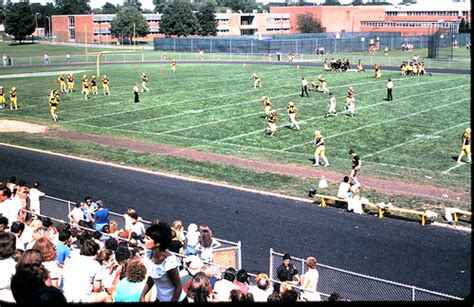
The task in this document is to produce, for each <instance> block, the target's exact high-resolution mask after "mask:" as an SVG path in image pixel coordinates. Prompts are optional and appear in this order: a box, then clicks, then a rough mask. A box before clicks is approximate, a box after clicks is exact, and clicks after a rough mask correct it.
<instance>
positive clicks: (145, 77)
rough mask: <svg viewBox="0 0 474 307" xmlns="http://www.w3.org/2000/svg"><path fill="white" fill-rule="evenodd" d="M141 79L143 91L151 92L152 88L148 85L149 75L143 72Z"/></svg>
mask: <svg viewBox="0 0 474 307" xmlns="http://www.w3.org/2000/svg"><path fill="white" fill-rule="evenodd" d="M140 79H141V81H142V92H149V91H150V89H149V88H148V87H147V85H148V81H149V79H148V76H147V75H146V74H145V73H143V74H142V76H141V78H140Z"/></svg>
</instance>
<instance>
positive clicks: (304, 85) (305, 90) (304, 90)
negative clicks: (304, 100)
mask: <svg viewBox="0 0 474 307" xmlns="http://www.w3.org/2000/svg"><path fill="white" fill-rule="evenodd" d="M304 94H306V97H309V94H308V80H306V79H305V78H304V77H301V95H300V96H301V97H304Z"/></svg>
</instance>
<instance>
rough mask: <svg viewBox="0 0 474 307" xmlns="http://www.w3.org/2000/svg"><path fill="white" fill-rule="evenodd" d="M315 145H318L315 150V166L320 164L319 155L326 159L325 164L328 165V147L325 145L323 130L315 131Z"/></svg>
mask: <svg viewBox="0 0 474 307" xmlns="http://www.w3.org/2000/svg"><path fill="white" fill-rule="evenodd" d="M314 145H315V146H316V149H315V151H314V164H313V166H319V165H320V164H319V157H321V158H322V159H323V160H324V166H325V167H328V166H329V162H328V159H327V158H326V147H325V146H324V138H323V135H322V134H321V131H319V130H316V131H314Z"/></svg>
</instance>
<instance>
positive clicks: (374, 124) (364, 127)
mask: <svg viewBox="0 0 474 307" xmlns="http://www.w3.org/2000/svg"><path fill="white" fill-rule="evenodd" d="M464 86H470V85H469V84H465V85H460V86H456V87H452V88H444V89H441V90H438V91H432V92H430V93H429V94H433V93H437V92H441V91H448V90H453V89H456V88H460V87H464ZM418 96H419V94H415V95H411V96H406V97H403V98H400V99H397V102H399V101H401V100H406V99H409V98H413V97H418ZM469 99H470V98H465V99H462V100H459V101H457V102H454V103H459V102H460V101H464V100H469ZM454 103H450V104H446V105H451V104H454ZM380 104H387V102H386V101H385V102H380V103H376V104H373V105H370V106H364V107H360V108H358V109H359V110H360V109H364V108H367V107H372V106H375V105H380ZM446 105H443V106H446ZM441 107H442V106H441ZM437 108H438V107H436V108H431V109H427V110H424V111H420V112H416V113H412V114H409V115H405V116H402V117H398V118H396V119H391V120H387V121H381V122H377V123H372V124H370V125H366V126H362V127H359V128H356V129H351V130H348V131H345V132H340V133H336V134H333V135H330V136H327V137H325V138H326V139H330V138H334V137H337V136H340V135H344V134H348V133H352V132H354V131H359V130H362V129H366V128H369V127H373V126H376V125H380V124H384V123H390V122H393V121H396V120H399V119H403V118H407V117H411V116H414V115H418V114H422V113H426V112H427V111H431V110H435V109H437ZM309 120H312V119H309ZM307 121H308V120H307ZM312 142H314V141H308V142H304V143H301V144H297V145H293V146H289V147H286V148H283V150H290V149H293V148H296V147H301V146H305V145H307V144H310V143H312Z"/></svg>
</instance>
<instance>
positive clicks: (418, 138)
mask: <svg viewBox="0 0 474 307" xmlns="http://www.w3.org/2000/svg"><path fill="white" fill-rule="evenodd" d="M468 123H469V122H464V123H460V124H457V125H455V126H452V127H449V128H446V129H442V130H438V131H436V132H434V133H431V134H428V135H423V136H419V137H415V138H414V139H411V140H409V141H406V142H403V143H399V144H397V145H394V146H391V147H387V148H385V149H382V150H379V151H376V152H373V153H371V154H367V155H366V154H364V157H365V158H368V157H372V156H375V155H378V154H380V153H382V152H385V151H389V150H392V149H394V148H398V147H401V146H404V145H407V144H410V143H413V142H416V141H427V140H430V138H427V136H433V135H437V134H441V133H443V132H445V131H448V130H451V129H454V128H457V127H460V126H465V125H466V124H468Z"/></svg>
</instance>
